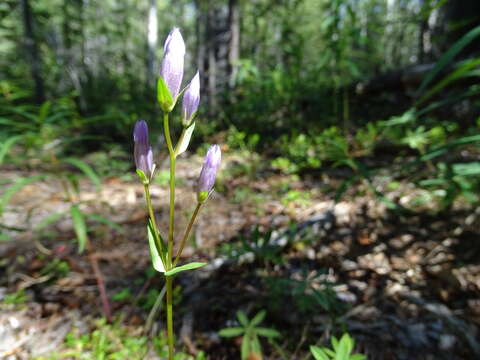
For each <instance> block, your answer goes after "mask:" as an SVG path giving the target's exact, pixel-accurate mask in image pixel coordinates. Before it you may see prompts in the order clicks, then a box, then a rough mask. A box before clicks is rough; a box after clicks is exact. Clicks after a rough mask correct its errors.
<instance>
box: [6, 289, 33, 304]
mask: <svg viewBox="0 0 480 360" xmlns="http://www.w3.org/2000/svg"><path fill="white" fill-rule="evenodd" d="M27 300H28V298H27V295H26V294H25V290H23V289H22V290H18V291H16V292H14V293H11V294H7V295H5V298H4V299H3V303H4V304H5V305H22V304H25V303H26V302H27Z"/></svg>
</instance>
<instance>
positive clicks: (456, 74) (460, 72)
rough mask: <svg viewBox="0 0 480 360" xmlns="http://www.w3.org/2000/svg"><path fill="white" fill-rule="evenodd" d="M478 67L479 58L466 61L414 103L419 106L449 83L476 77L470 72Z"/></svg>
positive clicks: (474, 72) (473, 72)
mask: <svg viewBox="0 0 480 360" xmlns="http://www.w3.org/2000/svg"><path fill="white" fill-rule="evenodd" d="M478 65H480V58H474V59H470V60H466V61H464V62H462V63H461V64H460V66H459V67H458V68H457V69H456V70H455V71H453V72H452V73H450V74H448V75H447V76H445V77H444V78H443V79H442V80H441V81H439V82H438V83H437V84H436V85H435V86H434V87H433V88H431V89H430V90H428V91H427V92H426V93H425V95H423V96H422V97H421V98H420V99H419V100H418V101H417V103H416V105H420V104H421V103H423V102H425V100H428V99H429V98H430V97H432V96H433V95H435V94H436V93H437V92H439V91H440V90H442V89H443V88H444V87H445V86H447V85H448V84H450V83H451V82H453V81H455V80H457V79H459V78H464V77H468V76H477V73H476V71H471V70H472V69H474V68H476V67H478Z"/></svg>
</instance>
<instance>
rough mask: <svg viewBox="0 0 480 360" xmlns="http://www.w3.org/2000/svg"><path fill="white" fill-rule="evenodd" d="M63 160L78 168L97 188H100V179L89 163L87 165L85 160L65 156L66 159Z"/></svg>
mask: <svg viewBox="0 0 480 360" xmlns="http://www.w3.org/2000/svg"><path fill="white" fill-rule="evenodd" d="M63 162H66V163H69V164H71V165H73V166H76V167H77V168H79V169H80V170H81V171H82V172H83V173H84V174H85V175H86V176H87V177H88V178H89V179H90V181H91V182H92V183H93V184H94V185H95V187H96V188H97V190H98V189H100V187H101V186H102V181H101V180H100V178H99V177H98V175H97V174H96V173H95V171H94V170H93V169H92V168H91V167H90V165H88V164H87V163H86V162H84V161H82V160H80V159H77V158H66V159H63Z"/></svg>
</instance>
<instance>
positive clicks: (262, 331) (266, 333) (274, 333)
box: [255, 327, 282, 338]
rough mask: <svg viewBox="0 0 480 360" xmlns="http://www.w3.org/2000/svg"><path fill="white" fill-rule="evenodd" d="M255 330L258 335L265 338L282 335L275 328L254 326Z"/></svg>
mask: <svg viewBox="0 0 480 360" xmlns="http://www.w3.org/2000/svg"><path fill="white" fill-rule="evenodd" d="M255 332H256V333H257V334H258V335H261V336H265V337H267V338H278V337H281V336H282V335H281V334H280V333H279V332H278V331H277V330H275V329H269V328H262V327H260V328H255Z"/></svg>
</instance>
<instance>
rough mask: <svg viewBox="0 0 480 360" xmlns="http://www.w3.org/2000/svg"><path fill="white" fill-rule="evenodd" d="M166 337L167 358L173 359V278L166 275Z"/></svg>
mask: <svg viewBox="0 0 480 360" xmlns="http://www.w3.org/2000/svg"><path fill="white" fill-rule="evenodd" d="M166 279H167V337H168V360H173V294H172V293H173V289H172V282H173V278H172V277H171V276H167V277H166Z"/></svg>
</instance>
